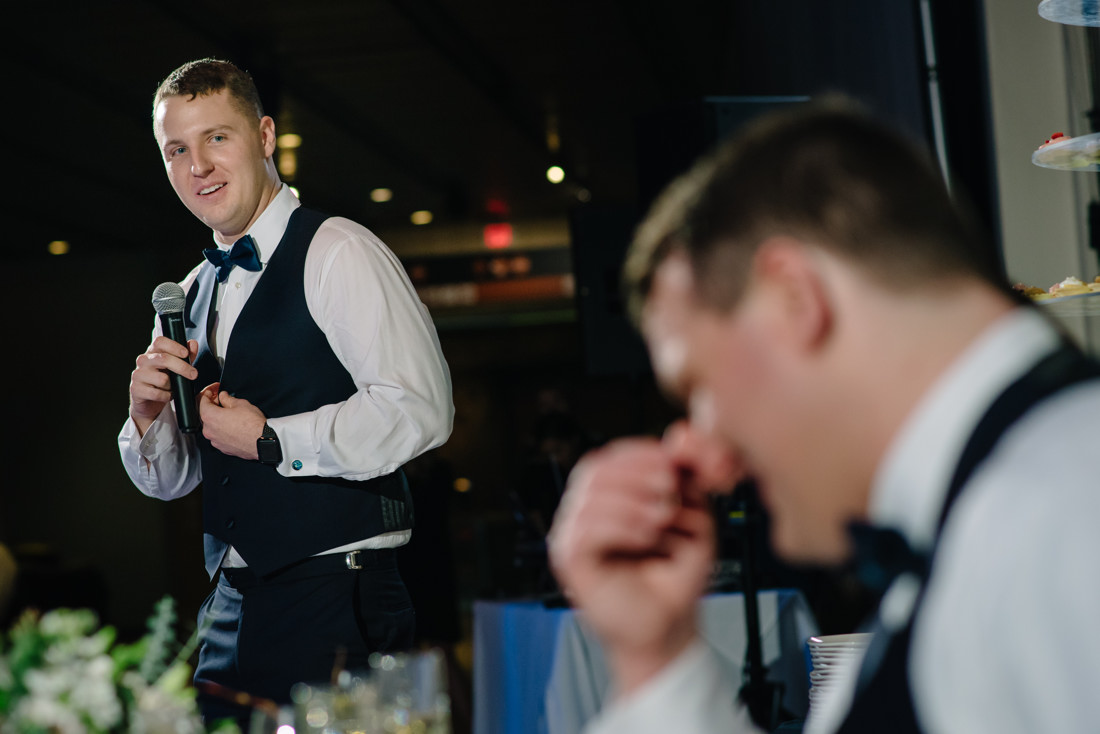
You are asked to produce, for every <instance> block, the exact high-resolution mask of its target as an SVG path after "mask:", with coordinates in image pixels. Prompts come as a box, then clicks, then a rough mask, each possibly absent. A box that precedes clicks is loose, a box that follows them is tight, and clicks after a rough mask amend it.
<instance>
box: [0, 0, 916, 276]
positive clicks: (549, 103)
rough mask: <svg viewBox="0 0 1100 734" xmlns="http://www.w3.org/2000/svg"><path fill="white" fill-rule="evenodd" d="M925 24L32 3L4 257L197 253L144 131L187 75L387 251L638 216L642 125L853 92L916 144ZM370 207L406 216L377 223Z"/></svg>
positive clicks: (11, 150)
mask: <svg viewBox="0 0 1100 734" xmlns="http://www.w3.org/2000/svg"><path fill="white" fill-rule="evenodd" d="M884 6H890V7H884ZM914 6H915V5H914V4H913V3H908V2H907V3H896V4H895V3H880V2H878V1H877V0H859V1H858V2H856V1H855V0H852V1H850V2H846V3H823V2H819V1H818V0H790V1H788V2H785V3H783V4H779V3H775V2H771V1H770V0H768V1H767V2H765V1H763V0H753V1H751V2H750V1H748V0H745V1H740V2H734V1H732V0H731V1H726V2H716V1H714V0H677V2H674V3H670V2H654V1H652V0H637V1H632V0H548V1H544V2H524V1H520V0H308V1H303V0H298V1H288V0H274V1H272V2H258V1H252V0H249V1H232V2H227V1H223V2H219V3H215V2H209V1H208V0H198V1H196V2H190V3H186V4H182V3H169V2H166V1H164V0H121V1H119V2H104V3H89V2H82V3H47V2H39V3H37V4H35V5H33V6H31V7H29V8H24V9H23V10H21V13H22V14H23V15H22V17H21V18H20V19H19V20H18V21H16V22H10V23H8V24H7V34H6V35H7V36H8V39H7V41H6V43H5V44H4V47H3V49H2V50H0V53H2V55H3V59H4V61H5V68H6V71H7V75H6V78H7V82H8V84H7V88H6V90H5V91H6V95H5V97H6V100H7V105H6V106H7V109H8V112H7V114H6V115H4V117H5V123H4V124H5V126H6V127H9V128H10V130H9V134H8V135H7V136H5V137H6V139H7V140H8V144H7V145H8V150H7V155H8V156H9V162H15V163H16V164H17V165H15V166H12V167H11V168H9V180H8V187H10V188H9V191H10V194H9V195H8V196H5V197H4V208H5V211H4V215H5V218H6V221H7V223H8V227H7V232H8V236H7V238H6V239H7V241H6V243H5V245H6V249H7V250H8V252H10V253H11V254H13V255H15V256H17V257H20V256H21V257H42V256H44V252H45V246H46V243H48V242H49V241H50V240H53V239H65V240H68V241H70V242H72V247H73V254H74V255H79V254H80V253H82V252H85V253H86V252H96V251H100V250H103V249H119V248H125V249H129V248H141V247H148V246H149V243H150V241H156V242H158V243H168V244H169V245H172V244H173V243H182V242H184V241H191V240H193V239H195V238H199V239H200V242H199V244H200V245H203V244H205V237H206V236H207V235H206V233H205V232H204V230H203V229H202V227H201V225H199V224H198V223H197V222H195V221H193V220H192V219H191V217H190V215H188V214H187V212H186V211H185V210H184V209H183V208H182V206H181V205H180V204H179V202H178V201H177V200H176V199H175V196H174V194H173V193H172V192H171V189H170V188H169V186H168V184H167V182H166V180H165V179H164V174H163V170H162V168H161V163H160V160H159V158H158V154H157V149H156V146H155V144H154V142H153V139H152V136H151V131H150V124H149V113H150V110H149V101H150V98H151V95H152V93H153V91H154V89H155V88H156V86H157V84H158V82H159V81H160V80H161V79H162V78H163V77H164V76H165V75H166V74H167V73H168V72H169V71H171V70H172V69H174V68H175V67H176V66H178V65H179V64H181V63H183V62H185V61H187V60H190V59H193V58H199V57H203V56H216V57H219V58H225V59H229V60H232V61H234V62H236V63H238V64H239V65H240V66H242V67H244V68H246V69H248V70H250V71H251V72H252V73H253V75H254V77H255V78H256V80H257V82H258V84H259V87H260V91H261V95H262V96H263V97H264V100H265V104H266V105H267V106H268V108H269V110H268V111H269V113H271V114H272V115H273V116H274V117H275V118H276V121H277V123H278V126H279V131H280V132H296V133H299V134H300V135H301V136H302V139H303V142H302V146H301V148H300V149H299V162H298V173H297V174H296V177H295V180H294V183H295V185H296V186H298V187H299V189H300V190H301V193H302V197H303V199H304V200H307V201H310V202H312V203H314V204H315V205H316V206H319V207H320V208H323V209H326V210H329V211H331V212H333V213H339V214H343V215H346V216H350V217H352V218H356V219H358V220H360V221H362V222H363V223H365V224H367V226H369V227H371V228H373V229H376V230H378V231H379V232H380V233H382V234H383V235H384V234H385V232H386V231H393V230H395V229H397V228H401V227H408V226H409V225H408V221H409V220H408V217H409V214H410V212H412V211H414V210H419V209H428V210H431V211H432V212H433V213H434V214H435V222H436V224H437V225H439V224H445V223H447V222H461V221H465V222H468V221H487V220H489V219H492V218H494V217H496V218H499V217H502V216H504V217H508V218H512V219H516V220H520V219H524V218H533V217H544V218H545V217H564V216H565V214H566V213H567V212H568V211H569V210H570V208H572V207H575V206H578V205H579V204H581V203H583V202H587V203H588V204H590V205H596V206H598V205H600V204H601V203H623V202H627V203H629V202H632V201H633V200H634V199H635V198H636V192H637V172H638V167H639V161H640V160H641V159H642V158H644V148H645V146H646V145H650V146H652V145H659V144H660V142H659V141H654V140H642V141H639V139H638V138H637V136H636V135H635V126H636V123H637V121H638V119H639V117H640V116H642V115H645V114H648V113H651V112H652V111H654V110H658V109H661V108H663V107H666V106H668V105H670V104H672V103H674V102H679V101H684V100H698V99H701V98H702V97H704V96H706V95H753V94H766V95H772V94H813V93H816V92H819V91H823V90H826V89H840V90H844V91H848V92H850V93H852V94H854V95H855V96H857V97H860V98H862V99H864V100H865V101H868V102H870V103H872V105H873V106H875V107H877V108H879V109H880V110H881V111H883V112H885V113H886V114H887V115H890V116H892V117H894V118H896V119H898V120H899V121H901V123H902V124H903V125H907V126H909V127H910V128H912V129H914V130H917V131H918V132H919V131H920V130H921V129H922V126H923V109H924V100H923V98H922V93H921V91H920V90H921V85H920V78H919V73H918V64H917V58H918V56H919V50H918V47H917V38H918V36H917V33H916V29H915V25H914V14H913V10H912V8H913V7H914ZM869 29H874V32H869ZM554 134H556V136H557V139H558V140H560V146H559V147H558V148H557V149H555V148H554V145H553V143H552V141H551V138H552V137H553V135H554ZM640 151H642V153H641V156H640ZM554 163H557V164H560V165H561V166H562V167H563V168H564V169H565V171H566V180H565V182H564V183H562V184H560V185H557V186H555V185H553V184H550V183H549V182H547V180H546V178H545V171H546V168H547V167H548V166H549V165H551V164H554ZM377 186H385V187H389V188H391V189H392V190H393V191H394V197H393V199H392V201H390V202H388V203H385V204H376V203H373V202H371V201H370V199H369V195H368V192H369V191H370V190H371V189H372V188H374V187H377ZM429 226H431V225H429ZM194 251H195V250H194V249H189V253H193V252H194ZM193 259H194V258H193V256H192V255H191V254H188V260H187V262H191V261H193Z"/></svg>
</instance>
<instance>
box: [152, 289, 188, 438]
mask: <svg viewBox="0 0 1100 734" xmlns="http://www.w3.org/2000/svg"><path fill="white" fill-rule="evenodd" d="M186 305H187V298H186V296H184V293H183V288H181V287H180V286H179V284H177V283H161V284H160V285H158V286H157V287H156V290H154V291H153V309H154V310H156V312H157V313H158V314H159V315H160V328H161V331H163V332H164V335H165V336H166V337H168V338H169V339H171V340H173V341H175V342H178V343H180V344H182V345H184V346H187V332H186V331H185V330H184V328H183V309H184V307H185V306H186ZM168 381H169V382H170V383H171V385H172V400H173V401H174V403H175V407H176V423H178V424H179V427H180V430H181V431H183V432H184V433H195V432H196V431H198V430H199V408H198V405H196V404H195V387H194V385H193V384H192V382H191V380H188V379H187V378H186V377H184V376H183V375H178V374H176V373H175V372H169V373H168Z"/></svg>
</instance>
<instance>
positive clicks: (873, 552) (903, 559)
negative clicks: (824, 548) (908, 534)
mask: <svg viewBox="0 0 1100 734" xmlns="http://www.w3.org/2000/svg"><path fill="white" fill-rule="evenodd" d="M848 534H849V537H850V538H851V540H852V548H853V558H854V562H855V572H856V576H857V577H858V578H859V580H860V581H861V582H863V584H864V585H866V586H867V587H868V588H869V589H871V590H872V591H875V592H877V593H880V594H881V593H882V592H884V591H886V589H887V587H888V586H890V584H891V583H893V581H894V579H896V578H897V577H898V576H901V575H902V574H904V573H912V574H915V575H916V576H917V577H918V578H920V579H922V580H923V579H925V578H927V575H928V565H929V560H930V559H929V558H928V556H927V555H926V554H923V553H920V552H919V551H915V550H913V548H912V547H911V546H910V545H909V543H908V542H907V541H906V540H905V538H904V537H902V535H901V533H899V532H898V531H896V530H891V529H888V528H876V527H871V526H870V525H865V524H863V523H851V524H850V525H849V526H848Z"/></svg>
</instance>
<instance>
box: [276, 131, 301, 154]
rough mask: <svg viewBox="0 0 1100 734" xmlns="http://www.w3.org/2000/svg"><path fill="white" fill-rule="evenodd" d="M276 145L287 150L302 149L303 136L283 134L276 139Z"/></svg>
mask: <svg viewBox="0 0 1100 734" xmlns="http://www.w3.org/2000/svg"><path fill="white" fill-rule="evenodd" d="M275 144H276V145H278V146H279V147H280V148H284V149H286V150H292V149H294V148H300V147H302V136H301V135H298V134H296V133H283V134H282V135H280V136H279V137H277V138H275Z"/></svg>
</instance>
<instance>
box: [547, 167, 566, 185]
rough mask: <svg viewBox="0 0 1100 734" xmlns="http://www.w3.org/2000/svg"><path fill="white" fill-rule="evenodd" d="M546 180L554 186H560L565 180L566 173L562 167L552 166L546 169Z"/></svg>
mask: <svg viewBox="0 0 1100 734" xmlns="http://www.w3.org/2000/svg"><path fill="white" fill-rule="evenodd" d="M546 180H547V181H549V182H550V183H553V184H559V183H561V182H562V181H564V180H565V171H564V170H562V167H561V166H550V167H549V168H547V169H546Z"/></svg>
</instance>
